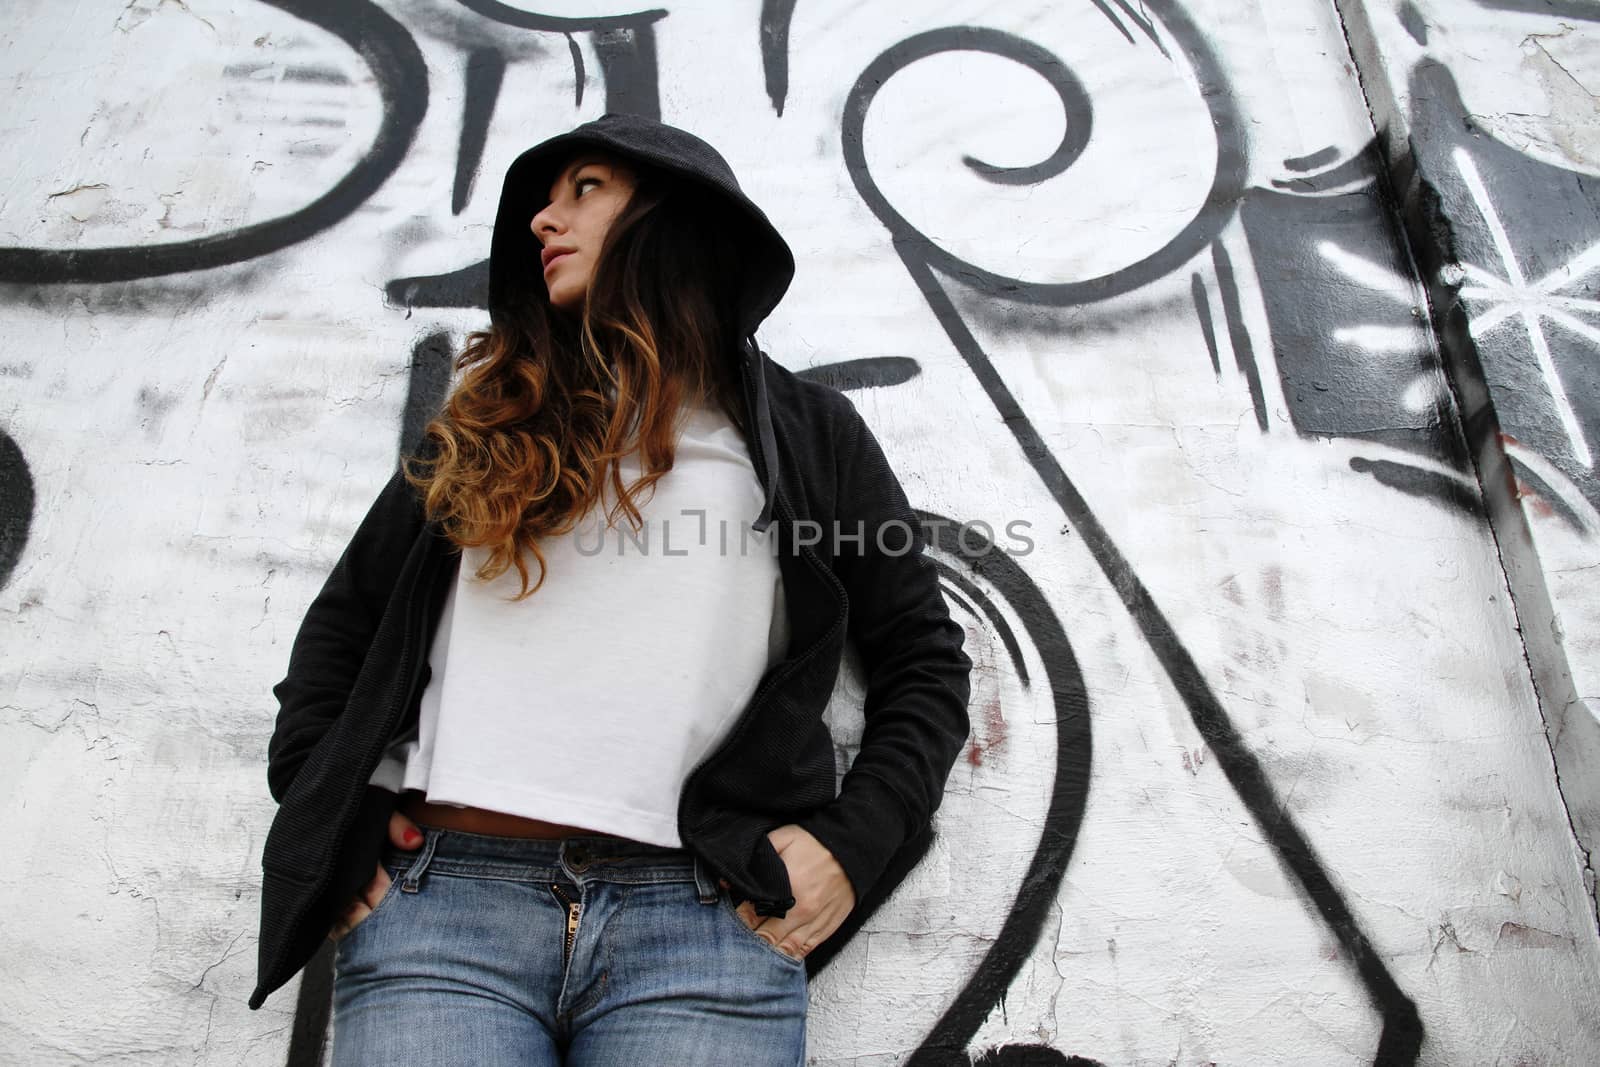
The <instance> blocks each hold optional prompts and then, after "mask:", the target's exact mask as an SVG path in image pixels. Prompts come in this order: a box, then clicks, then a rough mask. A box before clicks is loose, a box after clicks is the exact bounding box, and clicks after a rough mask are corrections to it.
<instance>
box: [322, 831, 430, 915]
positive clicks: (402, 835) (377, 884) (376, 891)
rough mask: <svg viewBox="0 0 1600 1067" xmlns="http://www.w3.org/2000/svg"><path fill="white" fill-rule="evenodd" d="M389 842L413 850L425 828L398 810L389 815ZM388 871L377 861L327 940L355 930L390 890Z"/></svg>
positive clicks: (419, 843) (420, 839) (397, 846)
mask: <svg viewBox="0 0 1600 1067" xmlns="http://www.w3.org/2000/svg"><path fill="white" fill-rule="evenodd" d="M389 841H390V842H391V843H392V844H393V845H394V846H395V847H396V848H404V849H414V848H416V847H417V846H419V845H421V844H422V831H421V830H419V829H417V824H416V823H414V822H412V821H411V820H410V819H408V818H406V817H405V816H404V815H401V814H400V813H399V812H398V811H397V812H395V813H394V814H393V815H391V816H389ZM390 881H391V879H390V878H389V872H388V871H386V870H384V869H383V864H381V863H380V864H378V869H377V871H376V872H375V873H374V874H373V876H372V881H370V882H368V883H367V884H366V886H365V887H364V888H363V889H362V890H361V892H360V893H358V894H356V898H355V899H354V900H352V901H351V902H350V903H349V905H348V906H347V907H346V908H345V909H344V911H343V912H341V913H340V915H339V918H338V919H337V920H335V921H334V924H333V929H331V930H329V931H328V940H330V941H337V940H339V939H340V938H341V937H343V936H344V935H345V934H348V933H349V932H350V931H351V930H354V929H355V928H356V926H357V924H359V923H360V922H361V920H363V919H365V918H366V917H367V916H368V915H371V914H372V909H373V908H376V907H377V906H378V905H379V904H380V903H381V902H382V901H383V898H384V894H386V893H388V892H389V884H390Z"/></svg>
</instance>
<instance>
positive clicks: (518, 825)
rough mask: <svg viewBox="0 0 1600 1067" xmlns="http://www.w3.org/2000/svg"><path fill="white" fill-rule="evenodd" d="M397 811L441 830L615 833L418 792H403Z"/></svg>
mask: <svg viewBox="0 0 1600 1067" xmlns="http://www.w3.org/2000/svg"><path fill="white" fill-rule="evenodd" d="M397 810H398V811H399V812H400V814H402V815H404V816H405V817H406V818H408V819H410V820H411V821H412V822H414V823H417V824H419V825H422V826H434V827H438V828H439V829H441V830H460V831H462V832H463V833H469V834H488V835H489V836H491V837H543V838H550V837H615V836H616V835H615V834H606V833H601V832H600V831H599V830H586V829H584V828H583V827H581V826H567V825H565V824H564V823H558V822H545V821H544V820H543V819H529V818H525V817H524V816H521V815H508V814H506V813H505V812H503V811H489V810H487V809H485V808H470V807H467V808H462V807H457V806H455V805H454V804H430V803H429V802H428V801H427V799H426V798H425V796H424V794H422V793H406V794H405V795H404V796H402V797H401V798H400V803H399V805H398V809H397Z"/></svg>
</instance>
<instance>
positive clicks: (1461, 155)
mask: <svg viewBox="0 0 1600 1067" xmlns="http://www.w3.org/2000/svg"><path fill="white" fill-rule="evenodd" d="M1454 157H1455V163H1456V169H1458V170H1459V171H1460V172H1461V179H1462V181H1464V182H1466V184H1467V189H1468V190H1469V191H1470V192H1471V193H1472V197H1473V200H1474V201H1475V202H1476V204H1477V208H1478V214H1479V215H1481V216H1482V217H1483V221H1484V223H1485V225H1487V226H1488V228H1489V236H1490V237H1491V238H1492V239H1493V240H1494V246H1495V250H1496V251H1497V252H1498V253H1499V255H1500V265H1501V267H1502V268H1503V269H1504V271H1505V277H1503V278H1500V277H1496V276H1495V275H1493V274H1491V273H1489V272H1488V271H1486V270H1484V269H1482V268H1481V267H1474V266H1468V265H1465V264H1463V265H1462V266H1461V267H1460V268H1459V271H1460V273H1459V275H1458V277H1460V278H1461V279H1462V280H1464V281H1466V282H1468V283H1469V284H1466V285H1463V286H1462V288H1461V297H1462V299H1464V300H1473V301H1482V302H1484V303H1486V304H1488V305H1489V306H1488V307H1486V308H1485V309H1484V310H1483V311H1482V313H1481V314H1476V313H1475V314H1473V315H1472V316H1471V317H1470V320H1469V322H1470V328H1471V330H1472V336H1473V338H1474V339H1477V338H1481V337H1484V336H1485V335H1487V334H1488V333H1489V332H1490V331H1491V330H1493V329H1495V328H1496V327H1498V326H1500V325H1502V324H1503V323H1506V322H1509V321H1511V320H1512V319H1513V318H1519V319H1520V320H1521V321H1522V326H1523V329H1524V330H1526V331H1527V334H1528V343H1529V344H1530V345H1531V346H1532V348H1533V354H1534V357H1535V358H1536V359H1537V360H1538V361H1539V369H1540V370H1541V371H1543V372H1544V377H1545V386H1546V388H1547V389H1548V390H1549V391H1550V398H1551V400H1553V401H1554V402H1555V406H1556V413H1557V415H1558V416H1559V417H1560V419H1561V426H1562V429H1564V430H1565V431H1566V434H1567V441H1568V442H1569V443H1570V444H1571V446H1572V453H1573V456H1574V458H1576V459H1577V461H1578V462H1579V463H1580V464H1582V465H1583V466H1585V467H1593V466H1594V455H1593V453H1591V452H1590V451H1589V442H1588V441H1586V440H1585V439H1584V436H1583V428H1582V427H1581V426H1580V425H1579V424H1578V416H1577V413H1576V412H1575V411H1574V410H1573V407H1572V401H1571V400H1569V399H1568V398H1567V390H1566V387H1565V386H1564V385H1563V384H1562V383H1561V375H1560V374H1559V373H1558V372H1557V371H1556V365H1555V360H1554V358H1553V357H1552V356H1551V354H1550V342H1549V339H1548V338H1547V337H1546V336H1545V332H1544V324H1545V322H1546V321H1547V320H1548V321H1549V322H1551V323H1553V324H1555V325H1557V326H1559V327H1561V328H1562V329H1564V330H1567V331H1568V332H1570V333H1574V334H1576V335H1578V336H1579V337H1582V338H1583V339H1585V340H1587V341H1589V342H1591V343H1593V344H1596V345H1600V328H1597V327H1596V326H1595V325H1594V324H1592V323H1588V322H1585V321H1583V320H1582V319H1580V318H1578V317H1577V313H1587V314H1590V315H1596V314H1600V300H1585V299H1583V298H1581V297H1575V296H1563V295H1561V293H1560V292H1559V290H1560V289H1561V288H1562V287H1563V286H1567V285H1570V284H1572V283H1573V282H1576V281H1578V280H1579V279H1581V278H1583V277H1584V276H1585V275H1587V274H1589V273H1590V272H1591V271H1593V270H1594V269H1595V268H1597V267H1600V243H1597V244H1594V245H1591V246H1590V247H1589V248H1587V249H1585V250H1584V251H1583V252H1582V253H1580V254H1579V255H1577V256H1575V257H1574V258H1573V259H1572V260H1571V261H1570V262H1568V263H1566V264H1564V265H1562V266H1560V267H1557V268H1556V269H1555V270H1552V271H1550V272H1549V273H1548V274H1546V275H1545V276H1544V277H1542V278H1539V279H1537V280H1535V281H1532V282H1530V281H1528V279H1527V278H1526V277H1525V276H1524V275H1523V273H1522V267H1521V265H1520V264H1518V263H1517V257H1516V253H1515V252H1514V251H1513V250H1512V247H1511V238H1510V236H1509V235H1508V234H1507V233H1506V228H1505V226H1504V224H1503V223H1502V222H1501V221H1500V214H1499V212H1497V211H1496V210H1495V207H1494V201H1492V200H1491V199H1490V198H1489V190H1488V189H1487V188H1485V186H1484V184H1483V178H1482V176H1480V175H1479V173H1478V167H1477V164H1476V163H1474V162H1473V160H1472V156H1471V155H1469V154H1468V153H1467V150H1466V149H1464V148H1457V149H1456V150H1455V153H1454Z"/></svg>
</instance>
